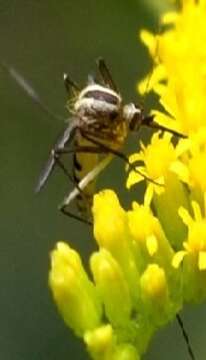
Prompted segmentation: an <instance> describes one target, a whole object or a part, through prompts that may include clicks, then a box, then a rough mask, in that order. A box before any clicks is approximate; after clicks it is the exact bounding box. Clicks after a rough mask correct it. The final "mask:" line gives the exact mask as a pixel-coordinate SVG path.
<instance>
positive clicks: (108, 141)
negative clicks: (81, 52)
mask: <svg viewBox="0 0 206 360" xmlns="http://www.w3.org/2000/svg"><path fill="white" fill-rule="evenodd" d="M1 65H2V66H3V67H4V69H6V70H7V72H8V73H9V74H10V75H11V76H12V77H13V78H14V79H15V81H16V82H17V83H18V84H19V85H20V86H21V87H22V88H23V89H24V90H25V91H26V93H27V95H29V96H30V97H31V98H32V99H33V100H34V101H35V102H36V103H37V104H38V105H39V106H40V107H41V109H42V110H44V111H45V112H47V113H48V114H49V115H50V116H53V117H55V118H56V117H57V116H56V115H54V114H53V113H51V111H50V110H49V109H48V108H47V107H46V106H45V105H44V104H43V103H42V102H41V99H40V98H39V96H38V94H37V93H36V92H35V90H34V89H33V88H32V87H31V86H30V84H29V83H28V82H27V81H26V80H25V79H24V78H23V77H22V76H21V75H20V74H19V73H18V72H17V71H16V70H15V69H14V68H12V67H9V66H8V65H7V64H5V63H2V64H1ZM97 67H98V75H99V79H98V80H96V79H94V77H93V76H89V77H88V83H87V85H86V86H85V87H83V88H82V89H81V88H80V87H79V86H78V85H77V84H76V83H75V82H73V81H72V80H71V79H70V78H69V76H68V75H67V74H64V84H65V88H66V90H67V93H68V96H69V100H68V103H67V107H68V110H69V112H70V114H71V117H70V118H69V119H68V121H67V126H66V128H65V130H64V131H63V134H62V135H61V136H60V137H59V139H58V140H57V142H56V143H55V145H54V146H53V147H52V149H51V151H50V155H49V158H48V160H47V163H46V165H45V166H44V168H43V171H42V172H41V174H40V177H39V180H38V183H37V186H36V189H35V190H36V192H39V191H40V190H41V189H42V188H43V187H44V185H45V184H46V182H47V180H48V178H49V176H50V174H51V173H52V172H53V170H54V168H55V167H56V166H58V167H60V168H61V169H62V170H63V172H64V173H65V174H66V176H67V177H68V179H69V180H70V181H71V182H72V183H73V184H74V185H75V187H74V190H73V191H71V192H70V193H69V194H68V195H67V196H66V197H65V199H64V201H63V202H62V204H61V205H60V206H59V209H60V211H62V212H63V213H64V214H66V215H68V216H70V217H73V218H75V219H77V220H80V221H84V222H86V223H89V224H91V205H92V198H93V194H94V191H95V180H96V177H97V176H98V174H99V173H100V172H101V171H102V170H103V169H104V168H105V167H106V166H107V164H108V163H109V162H110V161H111V159H112V157H113V156H114V155H115V156H118V157H120V158H121V159H123V160H124V161H125V162H127V163H129V161H128V158H127V156H126V155H124V154H123V153H122V152H121V148H122V147H123V145H124V143H125V140H126V138H127V136H128V134H129V132H132V131H138V130H139V128H140V127H141V126H144V125H145V126H148V127H151V128H156V129H160V130H163V131H169V132H171V133H172V134H175V135H177V136H182V135H181V134H179V133H177V132H175V131H173V130H171V129H167V128H165V127H163V126H160V125H159V124H157V123H155V121H154V118H153V116H151V115H148V116H145V115H144V113H143V110H142V108H141V107H139V106H138V105H136V104H134V103H129V104H124V102H123V99H122V96H121V94H120V92H119V90H118V88H117V86H116V84H115V82H114V80H113V78H112V76H111V73H110V71H109V69H108V67H107V65H106V63H105V61H104V59H102V58H99V59H98V60H97ZM71 145H72V146H71ZM64 154H72V155H73V173H72V174H70V173H69V172H68V170H67V169H66V167H65V165H64V163H63V162H62V156H63V155H64ZM130 166H132V165H131V164H130ZM134 170H135V171H137V172H138V173H140V174H141V175H142V176H143V177H144V178H146V179H148V178H147V176H146V175H144V174H142V173H141V172H140V171H138V170H137V169H135V167H134ZM148 180H149V181H153V180H151V179H148ZM153 182H154V181H153ZM74 199H76V204H77V209H78V214H74V213H72V212H71V211H69V209H68V208H69V205H70V203H71V202H72V201H73V200H74Z"/></svg>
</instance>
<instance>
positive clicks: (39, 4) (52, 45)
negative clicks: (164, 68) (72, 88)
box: [0, 0, 206, 360]
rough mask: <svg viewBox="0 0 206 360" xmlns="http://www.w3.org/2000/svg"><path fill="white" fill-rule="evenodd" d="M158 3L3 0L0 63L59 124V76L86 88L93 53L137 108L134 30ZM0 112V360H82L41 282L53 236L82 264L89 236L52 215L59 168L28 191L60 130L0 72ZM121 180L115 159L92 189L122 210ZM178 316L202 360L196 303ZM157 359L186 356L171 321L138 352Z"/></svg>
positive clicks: (62, 187) (153, 15) (140, 69)
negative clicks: (110, 191)
mask: <svg viewBox="0 0 206 360" xmlns="http://www.w3.org/2000/svg"><path fill="white" fill-rule="evenodd" d="M166 5H167V3H166V1H164V0H162V1H153V2H152V1H150V2H149V1H140V0H130V1H120V0H118V1H117V0H113V1H108V0H106V1H99V2H98V1H94V0H88V1H83V0H77V1H70V0H61V1H59V2H58V1H54V0H50V1H49V0H45V1H40V0H39V1H37V0H35V1H34V0H33V1H31V0H24V1H23V0H3V1H2V0H1V1H0V47H1V56H0V57H1V59H2V60H5V61H6V62H7V63H8V64H10V65H13V66H14V67H15V68H16V69H17V70H18V71H19V72H20V73H21V74H22V75H23V76H24V77H25V78H27V79H28V80H29V81H30V82H31V83H32V84H33V86H34V88H35V89H36V90H37V91H38V93H39V94H40V96H41V97H42V99H43V101H44V102H45V103H46V104H47V105H48V106H49V107H50V108H51V110H52V111H54V112H55V113H59V114H60V115H62V116H63V117H65V118H66V117H67V116H68V114H67V111H66V109H65V102H66V92H65V89H64V86H63V82H62V74H63V73H64V72H68V73H69V74H71V75H72V76H73V77H74V78H75V79H76V81H79V82H80V83H84V81H85V80H86V76H87V74H88V72H90V71H91V70H94V68H95V59H96V58H97V57H98V56H100V55H101V56H103V57H104V58H105V59H106V60H107V62H108V63H109V65H110V68H111V69H112V73H113V75H114V78H115V79H116V82H117V83H118V85H119V88H120V89H122V94H123V96H124V98H125V100H129V101H133V100H135V101H136V102H137V101H138V97H137V94H136V92H135V83H136V81H137V80H138V79H140V78H141V77H142V76H143V75H144V74H145V73H146V71H147V70H148V69H149V68H151V61H150V60H149V59H148V57H147V53H146V51H145V49H144V47H143V46H142V45H141V44H140V41H139V40H138V36H137V34H138V31H139V29H140V28H142V27H149V28H150V29H153V30H154V31H157V28H158V25H157V23H158V20H157V19H158V11H159V10H160V8H162V7H165V6H166ZM145 100H146V103H145V106H146V108H148V107H149V106H150V104H149V102H148V99H145ZM0 109H1V120H0V124H1V125H0V164H1V166H0V209H1V210H0V215H1V216H0V228H1V253H0V255H1V258H0V276H1V281H0V284H1V296H0V301H1V306H0V311H1V317H0V359H2V360H11V359H12V360H22V359H23V360H24V359H30V360H46V359H50V360H57V359H58V360H60V359H62V360H63V359H87V358H88V357H87V354H86V351H85V349H84V347H83V346H82V343H81V341H79V340H78V339H76V338H75V337H74V336H73V334H72V333H71V332H70V330H69V329H68V328H66V326H65V325H64V323H63V321H62V320H61V318H60V317H59V316H58V314H57V311H56V308H55V306H54V304H53V301H52V298H51V295H50V292H49V290H48V286H47V276H48V268H49V252H50V250H51V249H52V248H53V247H54V245H55V243H56V241H57V240H68V241H69V243H70V244H71V245H72V246H73V247H75V248H76V249H78V250H79V251H80V253H81V254H82V257H83V259H84V261H85V263H87V259H88V255H89V253H90V252H91V251H92V249H94V248H95V243H94V239H93V236H92V233H91V231H90V230H89V229H88V228H87V227H86V226H85V225H83V224H79V223H77V222H75V221H74V220H72V219H68V218H66V217H64V216H63V215H61V214H60V213H59V212H58V210H57V205H58V204H59V203H60V202H61V200H62V199H63V197H64V194H65V193H66V192H67V191H69V187H68V183H67V180H66V179H65V178H64V176H62V174H61V172H59V173H58V172H56V173H55V174H53V176H52V178H51V179H50V181H49V183H48V186H47V188H46V189H45V190H44V191H42V193H41V194H39V195H38V196H35V195H34V191H33V189H34V186H35V182H36V180H37V177H38V175H39V171H40V169H41V167H42V165H43V163H44V161H45V159H46V157H47V154H48V151H49V149H50V148H51V145H52V144H53V142H54V140H55V139H56V137H57V134H59V133H60V132H61V131H62V129H63V127H64V124H63V123H62V122H60V121H59V122H58V121H54V120H53V119H51V118H49V117H48V116H46V115H45V114H44V113H42V112H41V111H40V110H39V108H38V107H37V106H35V104H33V103H32V101H31V99H29V98H28V97H27V96H26V95H25V94H24V92H23V91H22V89H20V88H19V87H18V85H17V84H16V83H15V82H14V81H13V80H12V79H11V78H10V77H9V76H8V74H7V73H6V72H4V71H3V70H2V69H0ZM147 134H148V132H147ZM139 136H141V137H142V136H143V133H142V132H141V133H140V134H139ZM137 142H138V137H135V136H132V137H131V139H130V142H129V144H128V148H129V151H132V148H133V149H135V147H136V145H137ZM117 174H118V176H117ZM117 178H118V179H117ZM124 183H125V173H124V164H123V163H121V162H120V161H114V163H113V164H112V166H111V168H110V171H109V172H107V171H105V173H104V174H103V175H102V177H101V179H100V180H99V188H102V187H111V188H114V189H116V191H118V193H119V196H120V198H121V200H122V203H123V204H125V206H126V203H128V195H127V197H126V190H123V189H124ZM134 194H135V196H137V195H136V193H133V196H134ZM140 196H141V194H140ZM130 198H131V194H130ZM183 318H184V322H185V326H186V328H187V330H188V333H189V335H190V338H191V342H192V344H193V347H194V350H195V353H196V356H197V359H198V360H201V359H205V356H204V353H205V352H204V342H205V320H206V312H205V310H204V307H203V306H202V307H198V308H194V309H193V308H190V309H188V310H187V311H185V312H184V314H183ZM165 358H167V359H174V358H175V359H176V360H178V359H181V360H184V359H188V354H187V351H186V347H185V344H184V341H183V339H182V336H181V333H180V330H179V328H178V326H177V324H176V323H175V322H174V323H173V324H171V325H170V326H168V328H166V329H163V330H162V331H161V332H159V334H158V335H157V336H156V338H155V339H154V341H153V343H152V344H151V346H150V349H149V351H148V353H147V355H146V356H145V359H148V360H149V359H153V360H155V359H158V360H161V359H165Z"/></svg>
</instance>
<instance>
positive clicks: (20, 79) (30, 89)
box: [0, 61, 64, 121]
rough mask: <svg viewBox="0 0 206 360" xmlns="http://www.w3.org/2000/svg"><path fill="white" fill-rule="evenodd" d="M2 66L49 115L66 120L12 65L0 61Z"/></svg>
mask: <svg viewBox="0 0 206 360" xmlns="http://www.w3.org/2000/svg"><path fill="white" fill-rule="evenodd" d="M0 66H1V67H2V68H3V69H4V70H6V72H7V73H8V74H9V76H11V78H12V79H13V80H15V81H16V83H17V84H18V85H19V86H20V87H21V88H22V89H23V90H24V92H25V93H26V94H27V96H28V97H30V98H31V99H32V100H33V101H34V102H35V103H36V104H37V105H38V106H39V107H40V108H41V110H42V111H44V112H45V113H46V114H47V115H49V116H50V117H52V118H53V119H55V120H58V121H59V120H60V121H62V120H64V118H62V117H61V116H59V115H57V114H55V113H53V112H52V111H51V110H50V109H49V107H48V106H47V105H45V104H44V103H43V102H42V100H41V98H40V96H39V95H38V93H37V92H36V91H35V90H34V88H33V87H32V85H31V84H29V82H28V81H27V80H26V79H25V78H24V77H23V76H22V75H21V74H20V73H19V72H18V71H17V70H16V69H15V68H14V67H12V66H10V65H8V64H6V63H5V62H4V61H1V62H0Z"/></svg>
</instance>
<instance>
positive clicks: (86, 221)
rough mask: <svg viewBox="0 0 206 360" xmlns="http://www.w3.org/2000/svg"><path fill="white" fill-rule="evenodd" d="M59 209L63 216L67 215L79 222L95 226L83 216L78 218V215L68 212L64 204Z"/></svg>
mask: <svg viewBox="0 0 206 360" xmlns="http://www.w3.org/2000/svg"><path fill="white" fill-rule="evenodd" d="M58 209H59V210H60V211H61V212H62V214H64V215H66V216H68V217H70V218H72V219H75V220H78V221H80V222H83V223H84V224H87V225H90V226H92V225H93V223H92V221H90V220H87V219H84V218H82V217H81V216H78V215H76V214H74V213H72V212H71V211H69V210H67V208H66V205H64V204H62V205H60V206H59V207H58Z"/></svg>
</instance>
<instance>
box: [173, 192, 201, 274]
mask: <svg viewBox="0 0 206 360" xmlns="http://www.w3.org/2000/svg"><path fill="white" fill-rule="evenodd" d="M204 199H205V203H204V214H202V212H201V209H200V206H199V204H198V203H197V202H196V201H192V208H193V213H194V218H192V217H191V215H190V214H189V212H188V211H187V210H186V209H184V208H182V207H181V208H180V209H179V215H180V217H181V218H182V220H183V222H184V223H185V225H186V226H187V227H188V238H187V240H186V241H185V242H184V243H183V246H184V249H185V250H182V251H179V252H177V253H176V254H175V256H174V259H173V266H174V267H178V266H179V265H180V263H181V262H182V261H183V259H184V257H185V256H187V257H189V259H190V261H191V264H192V266H196V267H197V268H198V270H200V271H202V270H206V193H205V196H204Z"/></svg>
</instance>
